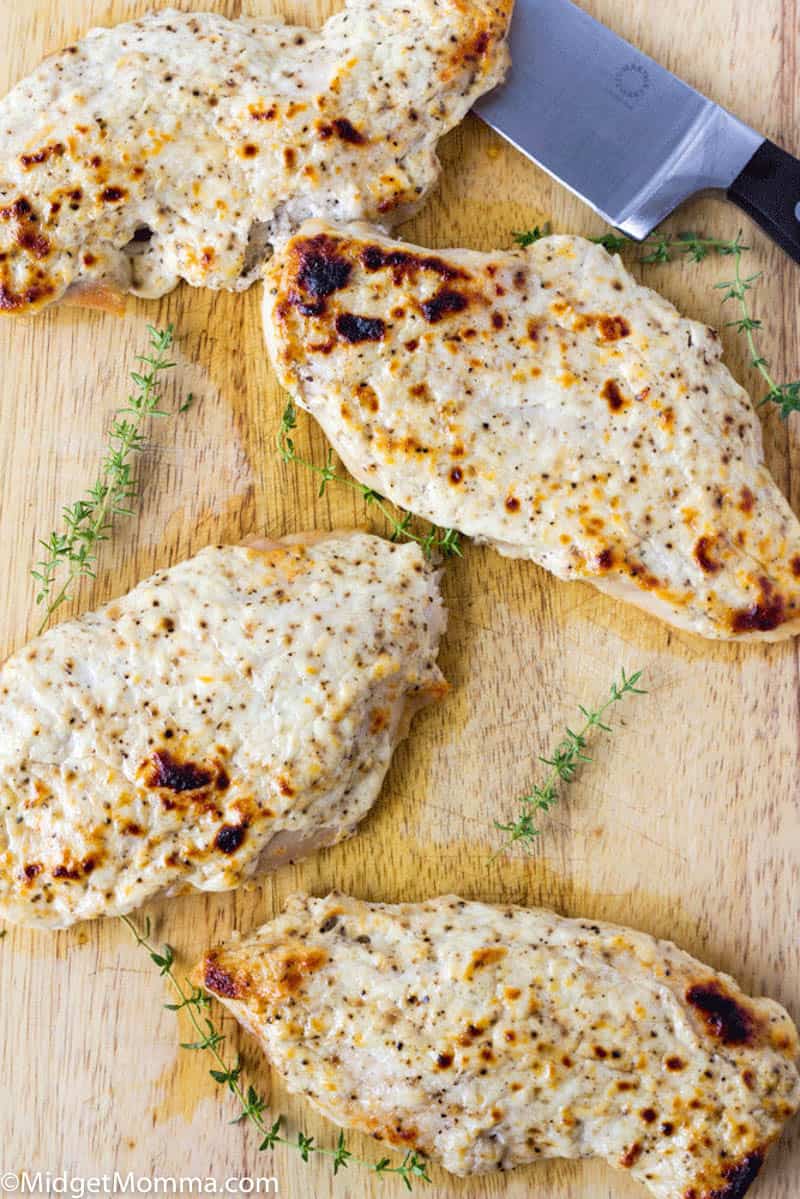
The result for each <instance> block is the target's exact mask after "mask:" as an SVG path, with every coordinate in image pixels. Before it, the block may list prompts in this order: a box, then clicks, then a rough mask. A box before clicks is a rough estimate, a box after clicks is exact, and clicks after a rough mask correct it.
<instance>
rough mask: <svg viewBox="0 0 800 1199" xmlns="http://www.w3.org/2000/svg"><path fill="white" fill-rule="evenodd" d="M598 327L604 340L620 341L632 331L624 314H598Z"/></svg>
mask: <svg viewBox="0 0 800 1199" xmlns="http://www.w3.org/2000/svg"><path fill="white" fill-rule="evenodd" d="M597 329H598V332H599V333H600V336H601V337H602V338H603V341H619V340H620V338H622V337H628V336H629V334H630V331H631V327H630V325H629V324H628V322H627V321H626V320H625V317H624V316H598V318H597Z"/></svg>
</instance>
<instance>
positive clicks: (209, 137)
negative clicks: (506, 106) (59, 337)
mask: <svg viewBox="0 0 800 1199" xmlns="http://www.w3.org/2000/svg"><path fill="white" fill-rule="evenodd" d="M512 3H513V0H413V3H410V2H409V0H348V3H347V5H346V7H345V8H344V10H343V11H342V12H340V13H338V14H336V15H335V16H334V17H332V18H331V19H330V20H329V21H328V22H327V24H326V25H325V26H324V27H323V28H322V29H321V30H320V31H319V32H316V31H313V30H310V29H305V28H299V27H293V26H288V25H284V24H282V23H281V22H279V21H275V20H263V19H256V18H253V17H247V18H241V19H239V20H236V21H229V20H226V18H225V17H222V16H219V15H218V14H215V13H182V12H177V11H175V10H172V9H167V10H165V11H163V12H157V13H151V14H149V15H147V16H144V17H142V18H141V19H140V20H138V21H132V22H130V23H128V24H124V25H117V26H115V27H114V28H112V29H95V30H92V31H91V32H90V33H89V34H88V35H87V36H86V37H85V38H83V39H82V40H81V41H79V42H77V43H76V44H75V45H73V46H68V47H67V48H66V50H63V51H62V52H61V53H59V54H56V55H54V56H53V57H51V58H48V59H47V60H46V61H45V62H44V63H43V64H42V65H41V66H40V67H39V68H38V70H36V71H35V72H34V73H33V74H32V75H30V76H29V77H28V78H27V79H24V80H23V81H22V82H21V83H19V84H17V86H16V87H15V88H14V89H13V91H12V92H11V93H10V94H9V95H8V96H7V97H6V98H5V100H3V101H2V103H0V312H8V313H28V312H32V311H34V310H36V309H39V308H42V307H43V306H44V305H46V304H48V303H50V302H52V301H54V300H58V299H60V298H61V297H62V296H64V295H65V293H69V297H70V299H72V300H74V301H76V302H82V303H92V304H100V305H103V304H111V303H112V302H113V301H114V297H115V296H117V297H118V296H119V295H120V294H121V293H122V292H126V291H131V292H133V293H134V294H136V295H139V296H145V297H154V296H161V295H163V294H164V293H165V292H168V291H169V290H170V289H171V288H173V287H175V285H176V284H177V282H178V280H179V279H186V280H187V281H188V282H189V283H191V284H193V285H195V286H204V287H213V288H227V289H231V290H241V289H243V288H246V287H249V286H250V284H251V283H252V282H253V280H254V279H255V278H257V277H258V275H259V273H260V269H261V264H262V262H263V260H264V258H265V256H266V255H267V253H268V252H269V246H270V244H271V243H273V242H274V241H276V240H278V239H280V238H281V237H285V236H286V235H287V234H288V232H289V231H290V230H291V229H293V228H294V227H296V226H297V225H298V224H299V223H300V222H301V221H302V220H304V219H305V218H306V217H310V216H326V217H331V218H335V219H338V220H354V219H360V218H369V219H371V220H378V221H381V222H384V223H387V224H388V223H392V222H394V221H397V220H400V219H402V218H403V217H405V216H407V215H409V213H410V212H412V211H413V210H414V208H415V207H416V206H417V205H418V204H419V203H420V202H421V201H422V199H423V198H424V196H425V194H426V192H427V191H429V189H430V188H431V187H432V186H433V184H434V183H435V181H436V178H437V175H438V170H439V164H438V161H437V158H436V142H437V140H438V139H439V138H440V137H441V136H442V134H443V133H445V132H446V131H447V130H448V129H450V128H452V127H453V126H454V125H456V124H457V123H458V122H459V121H460V120H461V119H462V118H463V117H464V115H465V113H466V112H467V111H468V110H469V109H470V107H471V106H472V104H473V103H474V102H475V100H476V99H477V98H478V97H479V96H480V95H482V94H483V93H484V92H485V91H487V90H489V89H490V88H491V87H493V86H494V85H495V84H496V83H498V82H499V81H500V80H501V79H502V77H503V75H504V73H505V70H506V67H507V64H508V54H507V51H506V46H505V37H506V31H507V25H508V20H509V17H510V11H511V5H512Z"/></svg>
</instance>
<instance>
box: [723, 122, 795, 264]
mask: <svg viewBox="0 0 800 1199" xmlns="http://www.w3.org/2000/svg"><path fill="white" fill-rule="evenodd" d="M728 198H729V199H731V200H733V202H734V204H738V205H739V207H740V208H742V209H744V211H745V212H746V213H747V214H748V216H751V217H752V218H753V220H754V221H757V222H758V224H759V225H760V226H761V228H762V229H763V230H764V231H765V232H766V233H768V234H769V235H770V237H771V238H772V240H773V241H776V242H777V243H778V245H779V246H781V247H782V249H784V250H785V251H786V253H787V254H790V255H791V256H792V258H794V260H795V262H800V159H797V158H795V157H794V156H793V155H792V154H789V153H788V152H787V151H786V150H782V149H781V148H780V146H776V145H775V143H774V142H771V141H770V140H769V139H768V138H767V139H766V140H765V141H763V142H762V143H761V145H760V146H759V147H758V149H757V150H756V152H755V154H754V155H753V157H752V158H751V159H750V161H749V162H748V164H747V166H746V167H745V168H744V170H743V171H742V172H741V174H739V175H737V176H736V178H735V179H734V181H733V183H732V184H731V185H730V187H729V188H728Z"/></svg>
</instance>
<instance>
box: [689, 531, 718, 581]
mask: <svg viewBox="0 0 800 1199" xmlns="http://www.w3.org/2000/svg"><path fill="white" fill-rule="evenodd" d="M715 542H716V538H715V537H699V538H698V539H697V542H696V544H695V547H694V556H695V558H696V559H697V561H698V563H699V564H700V567H701V569H702V570H704V571H705V572H706V574H709V575H713V574H716V573H717V571H720V570H722V563H721V562H718V561H717V560H716V558H713V557H712V550H713V549H714V544H715Z"/></svg>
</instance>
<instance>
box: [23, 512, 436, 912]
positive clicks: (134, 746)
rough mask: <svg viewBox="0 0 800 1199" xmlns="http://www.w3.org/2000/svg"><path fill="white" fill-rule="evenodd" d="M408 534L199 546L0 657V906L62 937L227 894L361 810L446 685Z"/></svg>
mask: <svg viewBox="0 0 800 1199" xmlns="http://www.w3.org/2000/svg"><path fill="white" fill-rule="evenodd" d="M444 620H445V615H444V610H443V607H442V603H441V599H440V597H439V590H438V581H437V576H436V574H435V573H433V572H431V571H430V569H429V568H428V566H427V565H426V563H425V560H424V558H423V556H422V553H421V551H420V550H419V548H418V547H417V546H416V545H413V544H406V545H393V544H391V543H390V542H387V541H384V540H383V539H381V538H379V537H372V536H369V535H368V534H364V533H338V534H330V535H327V536H325V535H315V534H303V535H301V536H299V537H297V538H285V539H284V540H283V541H280V542H273V543H270V544H269V545H268V547H267V548H263V549H259V548H253V547H244V546H235V547H234V546H228V547H212V548H209V549H206V550H203V551H202V552H201V553H200V554H198V555H197V556H196V557H195V558H191V559H189V560H188V561H186V562H182V563H181V564H180V565H178V566H175V567H173V568H172V569H170V570H163V571H160V572H159V573H158V574H156V575H154V576H153V577H152V578H150V579H147V580H146V581H145V582H143V583H140V584H139V586H138V587H136V588H135V589H134V590H133V591H131V592H130V593H129V594H128V595H126V596H124V597H123V598H122V599H119V600H116V601H114V602H113V603H111V604H108V605H107V606H106V607H105V608H102V609H100V610H99V611H98V612H93V613H88V614H87V615H85V616H83V617H81V618H80V619H79V620H73V621H68V622H65V623H64V624H61V625H59V626H57V627H56V628H54V629H52V630H51V631H50V632H48V633H45V634H44V636H42V637H39V638H38V639H37V640H36V641H33V642H31V644H30V645H29V646H27V648H25V649H22V650H20V651H19V652H18V653H16V654H14V655H13V656H12V657H11V658H9V659H8V660H7V661H6V663H5V664H4V665H3V667H2V669H0V916H2V917H3V918H4V919H7V920H12V921H17V922H19V923H21V924H28V925H38V926H41V927H46V928H64V927H66V926H68V925H70V924H73V923H75V922H76V921H78V920H86V919H90V918H92V917H95V916H103V915H105V916H111V915H119V914H120V913H124V912H128V911H130V910H131V909H132V908H134V907H137V906H138V905H140V904H142V903H144V902H146V901H147V900H148V899H150V898H151V897H153V896H154V895H157V894H160V893H163V892H167V893H168V894H174V893H177V892H179V891H182V890H187V889H189V888H191V887H196V888H198V889H199V890H206V891H226V890H230V889H232V888H234V887H237V886H238V885H239V884H240V883H241V882H243V881H244V880H245V879H247V878H249V877H252V876H254V875H256V874H258V873H261V872H263V871H265V870H269V869H274V868H276V867H277V866H280V865H282V864H283V863H285V862H288V861H291V860H294V859H296V858H298V857H301V856H303V855H304V854H308V853H310V852H312V851H313V850H315V849H317V848H319V847H321V846H324V845H331V844H333V843H334V842H336V841H338V840H340V839H341V838H342V837H345V836H348V835H349V834H350V833H352V832H353V831H354V829H355V827H356V825H357V824H358V822H359V821H360V820H361V819H362V817H363V816H364V815H365V814H366V813H367V812H368V811H369V809H370V807H371V806H372V804H373V802H374V801H375V798H376V796H377V794H378V791H379V789H380V786H381V783H382V781H383V777H384V775H385V773H386V770H387V769H388V766H389V762H390V760H391V756H392V752H393V750H394V747H395V745H396V744H397V742H398V741H399V740H400V739H401V738H402V737H403V736H405V734H406V732H407V730H408V725H409V722H410V720H411V717H412V715H413V713H414V711H415V710H416V709H417V708H418V707H420V706H421V705H423V704H425V703H429V702H430V701H431V700H433V699H436V698H437V697H439V696H441V695H442V694H443V692H444V690H445V684H444V680H443V679H442V675H441V673H440V672H439V669H438V667H437V666H436V651H437V646H438V641H439V636H440V634H441V632H442V630H443V626H444Z"/></svg>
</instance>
